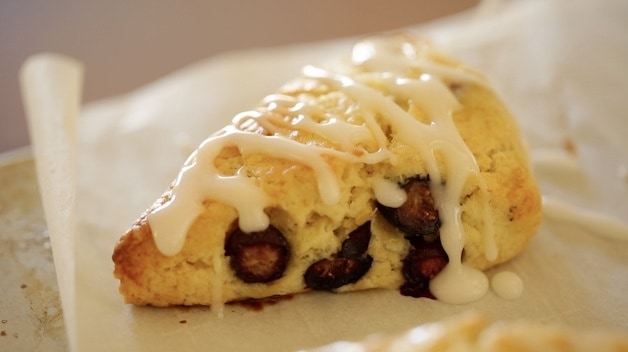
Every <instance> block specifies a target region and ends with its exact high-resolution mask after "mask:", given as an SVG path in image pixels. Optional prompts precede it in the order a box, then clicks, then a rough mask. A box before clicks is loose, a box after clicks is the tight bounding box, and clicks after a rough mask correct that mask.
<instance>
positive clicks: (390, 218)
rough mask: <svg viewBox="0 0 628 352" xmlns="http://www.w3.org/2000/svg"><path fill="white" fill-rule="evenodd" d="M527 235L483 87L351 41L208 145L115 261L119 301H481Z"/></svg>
mask: <svg viewBox="0 0 628 352" xmlns="http://www.w3.org/2000/svg"><path fill="white" fill-rule="evenodd" d="M540 221H541V204H540V196H539V190H538V188H537V185H536V184H535V181H534V180H533V178H532V175H531V172H530V170H529V167H528V160H527V156H526V151H525V148H524V145H523V143H522V141H521V138H520V135H519V131H518V127H517V124H516V122H515V120H514V119H513V117H512V116H511V115H510V114H509V112H508V111H507V110H506V108H505V107H504V106H503V105H502V103H501V102H500V101H499V99H498V98H497V96H496V94H495V93H494V92H493V91H492V90H491V88H489V87H488V84H487V81H486V79H485V78H484V77H483V76H482V75H481V74H479V73H477V72H475V71H473V70H471V69H469V68H467V67H465V66H464V65H462V64H461V63H459V62H457V61H455V60H453V59H451V58H449V57H447V56H445V55H443V54H441V53H439V52H437V51H436V50H435V49H434V48H433V47H432V46H431V45H430V44H429V43H427V42H425V41H422V40H417V39H416V38H412V37H409V36H407V35H392V36H383V37H376V38H372V39H368V40H365V41H363V42H361V43H358V44H357V45H356V46H355V47H354V50H353V52H352V54H351V55H350V56H349V57H348V58H346V59H344V60H339V61H337V62H335V63H334V64H331V65H328V66H325V67H324V68H323V67H314V66H310V67H305V68H304V69H303V74H302V76H301V77H299V78H297V79H296V80H295V81H293V82H290V83H288V84H287V85H285V86H284V87H283V88H282V89H280V90H279V91H278V92H277V93H276V94H272V95H269V96H267V97H266V98H265V99H263V100H262V102H261V103H260V105H259V106H258V107H257V108H255V109H254V110H251V111H247V112H243V113H241V114H238V115H237V116H235V117H234V119H233V121H232V124H231V125H229V126H227V127H225V128H224V129H222V130H220V131H218V132H216V133H215V134H214V135H212V136H210V137H209V138H208V139H207V140H206V141H205V142H203V143H202V145H201V146H200V147H199V148H198V149H197V150H196V151H195V152H194V153H193V154H192V155H191V156H190V158H189V159H188V160H187V162H186V163H185V165H184V167H183V169H182V170H181V172H180V174H179V177H178V178H177V180H175V182H174V183H173V184H172V186H171V187H170V188H169V189H168V190H167V191H166V192H165V194H164V195H163V196H162V197H161V198H159V199H158V200H157V201H156V202H155V203H154V205H153V206H152V207H150V209H148V210H147V211H146V212H145V213H144V214H143V215H142V216H141V217H140V218H139V219H138V220H137V221H136V222H135V223H134V224H133V226H132V227H131V228H130V229H129V230H128V232H127V233H126V234H124V236H123V237H122V239H121V240H120V242H119V243H118V245H117V246H116V248H115V252H114V254H113V260H114V262H115V276H116V277H117V278H118V279H120V292H121V293H122V294H123V295H124V297H125V299H126V302H128V303H132V304H137V305H145V304H150V305H155V306H169V305H221V304H223V303H225V302H233V301H239V300H244V299H249V298H264V297H269V296H276V295H288V294H294V293H299V292H304V291H309V290H317V289H320V290H331V291H335V292H344V291H354V290H364V289H370V288H389V289H400V291H401V293H402V294H404V295H410V296H416V297H419V296H429V295H434V296H435V297H436V298H438V299H441V300H444V301H447V302H452V303H462V302H468V301H472V300H475V299H478V298H480V297H482V295H483V294H484V293H485V292H486V289H487V285H488V284H487V279H486V276H484V274H483V273H482V271H481V270H484V269H486V268H489V267H491V266H493V265H496V264H499V263H502V262H504V261H507V260H509V259H511V258H513V257H515V256H516V255H517V254H519V253H520V252H521V251H522V250H523V249H524V247H525V246H526V244H527V243H528V241H529V240H530V238H531V237H532V236H533V235H534V233H535V232H536V230H537V227H538V225H539V223H540Z"/></svg>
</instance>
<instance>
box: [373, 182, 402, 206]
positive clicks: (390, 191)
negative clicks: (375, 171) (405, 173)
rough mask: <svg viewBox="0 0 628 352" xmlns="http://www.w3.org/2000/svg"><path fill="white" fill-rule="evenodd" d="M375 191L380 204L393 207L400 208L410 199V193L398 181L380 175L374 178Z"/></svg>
mask: <svg viewBox="0 0 628 352" xmlns="http://www.w3.org/2000/svg"><path fill="white" fill-rule="evenodd" d="M373 192H374V193H375V199H377V201H378V202H379V203H380V204H382V205H385V206H387V207H391V208H399V207H400V206H401V205H402V204H403V203H405V202H406V200H407V199H408V195H407V194H406V192H405V191H404V190H403V188H401V187H399V184H398V183H397V182H394V181H390V180H386V179H384V178H380V177H378V178H376V179H374V180H373Z"/></svg>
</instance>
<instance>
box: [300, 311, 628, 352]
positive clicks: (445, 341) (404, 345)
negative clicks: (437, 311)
mask: <svg viewBox="0 0 628 352" xmlns="http://www.w3.org/2000/svg"><path fill="white" fill-rule="evenodd" d="M308 351H310V352H341V351H343V352H346V351H354V352H397V351H399V352H400V351H403V352H515V351H516V352H538V351H544V352H593V351H595V352H625V351H628V335H626V334H625V333H624V334H622V333H621V332H619V331H608V330H601V329H599V330H584V329H575V328H567V327H564V326H558V325H551V324H541V323H536V322H530V321H524V320H517V321H510V322H506V321H493V320H491V319H489V318H487V317H486V316H484V315H481V314H479V313H475V312H470V313H466V314H463V315H459V316H455V317H450V318H448V319H446V320H443V321H439V322H433V323H428V324H423V325H420V326H417V327H415V328H412V329H409V330H408V331H405V332H403V333H401V334H396V335H394V334H389V335H385V334H373V335H371V336H368V337H366V338H365V339H364V340H362V341H356V342H349V341H339V342H335V343H331V344H329V345H326V346H321V347H317V348H313V349H311V350H308ZM302 352H306V351H305V350H303V351H302Z"/></svg>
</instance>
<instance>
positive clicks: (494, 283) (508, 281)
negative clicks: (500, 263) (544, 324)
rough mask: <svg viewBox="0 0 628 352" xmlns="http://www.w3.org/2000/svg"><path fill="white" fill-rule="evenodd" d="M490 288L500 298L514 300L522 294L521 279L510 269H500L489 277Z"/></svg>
mask: <svg viewBox="0 0 628 352" xmlns="http://www.w3.org/2000/svg"><path fill="white" fill-rule="evenodd" d="M491 288H492V289H493V291H494V292H495V293H496V294H497V295H498V296H499V297H500V298H503V299H507V300H514V299H517V298H519V297H521V295H522V294H523V281H522V280H521V277H519V275H517V274H515V273H513V272H512V271H500V272H498V273H497V274H495V275H493V277H492V278H491Z"/></svg>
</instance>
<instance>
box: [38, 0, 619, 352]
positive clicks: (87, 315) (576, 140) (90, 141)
mask: <svg viewBox="0 0 628 352" xmlns="http://www.w3.org/2000/svg"><path fill="white" fill-rule="evenodd" d="M627 5H628V2H623V1H595V2H588V1H560V0H554V1H512V2H499V1H498V2H495V1H489V2H485V3H483V5H482V6H481V7H480V8H477V9H474V11H470V12H468V13H465V14H462V15H460V16H456V17H453V18H448V19H444V20H441V21H439V22H436V23H432V24H430V25H428V26H421V27H416V28H409V29H407V30H411V31H414V32H418V33H425V34H427V35H429V36H431V37H432V38H433V39H434V40H435V41H436V42H437V43H440V44H441V45H442V46H443V48H444V49H445V50H446V51H449V52H451V53H452V54H454V55H456V56H458V57H460V58H461V59H463V60H465V61H466V62H468V63H469V64H470V65H471V66H474V67H476V68H478V69H480V70H482V71H484V72H485V73H487V74H488V76H489V77H490V78H491V80H492V81H493V82H494V84H495V86H496V89H497V91H499V92H500V94H501V95H502V96H503V98H504V99H505V100H506V102H507V103H508V104H509V105H510V107H511V108H512V110H513V111H514V113H515V114H516V115H517V116H518V118H519V120H520V123H521V128H522V131H523V133H524V136H525V138H526V140H527V141H528V144H529V147H530V150H531V155H532V159H531V161H532V162H533V164H534V165H535V172H536V174H537V176H538V178H539V182H540V184H541V187H542V191H543V194H544V195H545V196H548V197H550V198H551V199H558V200H559V201H561V202H566V203H568V204H571V205H573V206H576V207H579V208H581V209H587V210H589V211H595V212H599V213H602V214H605V215H606V216H610V217H612V219H614V221H615V224H616V225H618V226H619V228H620V229H621V228H623V227H622V226H625V221H626V219H627V218H628V202H626V199H628V176H627V174H628V171H626V170H627V168H628V142H627V139H626V136H627V135H628V117H627V116H626V111H628V103H627V101H628V99H627V97H626V95H627V94H626V93H627V92H628V90H627V89H626V84H628V70H626V67H625V66H626V64H628V41H627V40H626V39H625V38H624V36H625V34H626V33H628V6H627ZM355 40H356V38H343V39H339V40H336V41H331V42H323V43H310V44H303V45H298V46H292V47H282V48H273V49H265V50H254V51H247V52H240V53H232V54H228V55H224V56H220V57H215V58H211V59H208V60H207V61H205V62H201V63H198V64H196V65H192V66H190V67H188V68H185V69H183V70H182V71H180V72H177V73H174V74H173V75H171V76H168V77H165V78H163V79H161V80H159V81H157V82H155V83H154V84H151V85H149V86H147V87H144V88H142V89H139V90H137V91H135V92H132V93H130V94H128V95H126V96H122V97H116V98H113V99H111V100H107V101H101V102H97V103H91V104H89V105H87V106H85V107H84V109H83V112H82V114H81V117H80V119H79V121H78V125H77V126H78V127H77V132H78V146H79V147H78V189H77V206H78V219H77V223H78V231H77V232H78V233H77V237H76V242H75V246H76V251H75V253H74V255H73V256H67V257H59V258H57V257H55V261H56V263H57V264H58V268H67V267H74V268H75V273H74V275H75V280H74V282H75V285H74V286H72V285H68V286H64V287H60V290H62V291H64V292H71V293H72V294H66V295H62V297H74V298H75V301H74V302H72V303H73V304H74V308H75V314H74V315H72V316H70V317H67V316H66V321H67V329H68V330H69V331H70V332H71V333H70V334H69V335H70V336H71V337H72V338H74V339H76V340H75V341H74V344H72V345H73V346H76V350H80V351H170V350H179V351H185V350H187V351H193V350H204V351H209V350H216V351H231V350H256V351H290V350H296V349H299V348H305V347H311V346H316V345H321V344H326V343H329V342H332V341H335V340H339V339H358V338H362V337H364V336H366V335H367V334H370V333H374V332H395V331H400V330H402V329H406V328H409V327H411V326H414V325H418V324H421V323H423V322H427V321H433V320H437V319H440V318H443V317H445V316H449V315H452V314H455V313H457V312H462V311H466V310H470V309H475V310H479V311H483V312H486V313H487V314H488V315H490V316H492V317H494V318H497V319H517V318H525V319H531V320H535V321H543V322H554V323H560V324H567V325H570V326H578V327H603V328H610V329H623V330H627V329H628V316H627V314H626V313H627V312H628V295H627V294H626V292H628V242H627V241H623V240H613V239H609V238H607V236H605V233H603V232H604V231H599V229H596V228H595V226H589V227H586V226H583V225H586V224H583V223H582V221H575V222H571V221H565V220H564V219H559V218H556V219H554V218H552V217H550V216H548V217H546V218H545V221H544V224H543V225H542V227H541V230H540V231H539V233H538V235H537V236H536V238H535V239H534V240H533V241H532V243H531V245H530V247H529V248H528V250H527V251H526V252H525V253H524V254H522V255H521V256H520V257H519V258H517V259H516V260H514V261H512V262H510V263H508V264H506V265H503V266H502V267H500V268H496V269H494V270H492V271H490V272H489V273H488V274H489V277H490V276H491V275H492V274H493V273H495V272H498V271H501V270H506V269H507V270H512V271H514V272H516V273H518V274H519V275H520V276H521V277H522V279H523V280H524V283H525V291H524V294H523V296H522V297H521V298H519V299H517V300H514V301H507V300H503V299H500V298H498V297H497V296H496V295H495V294H494V293H492V292H489V293H488V294H487V295H486V297H484V298H483V299H482V300H480V301H478V302H475V303H473V304H469V305H447V304H444V303H442V302H438V301H433V300H426V299H412V298H408V297H403V296H401V295H400V294H399V293H398V292H396V291H380V290H375V291H369V292H361V293H350V294H342V295H334V294H328V293H313V294H308V295H300V296H297V297H294V298H293V299H291V300H288V301H283V302H280V303H279V304H276V305H274V306H268V307H266V308H265V309H264V310H263V311H261V312H253V311H250V310H247V309H245V308H243V307H239V306H227V307H226V309H225V313H224V317H223V318H222V319H220V318H218V317H217V316H216V315H215V314H213V313H212V312H211V311H210V309H208V308H189V309H183V308H168V309H156V308H138V307H132V306H127V305H124V303H123V300H122V297H121V296H120V295H119V294H118V292H117V286H118V282H117V281H116V280H115V279H114V278H113V276H112V270H113V264H112V262H111V258H110V257H111V254H112V250H113V247H114V245H115V242H116V241H117V239H118V238H119V236H120V235H121V234H122V233H123V232H124V230H125V229H126V228H127V226H129V225H130V224H131V222H132V221H133V220H134V219H135V218H136V217H137V216H138V215H139V214H140V213H141V212H142V211H143V210H144V209H145V208H146V207H148V206H149V205H150V204H151V202H152V201H153V200H154V199H155V198H156V197H157V196H159V195H160V194H161V193H162V191H163V190H164V189H165V187H166V186H167V185H168V184H169V183H170V181H171V180H172V179H173V178H174V177H175V175H176V173H177V172H178V170H179V168H180V166H181V165H182V163H183V161H184V160H185V158H186V157H187V156H188V154H189V153H190V152H191V151H192V149H193V148H194V147H196V145H197V144H198V143H200V142H201V141H202V139H203V138H205V137H206V136H207V135H209V134H210V133H211V132H213V131H215V130H217V129H218V128H220V127H222V126H223V125H224V124H225V123H227V122H228V121H229V120H230V119H231V117H232V116H233V115H234V114H235V113H237V112H239V111H241V110H247V109H249V108H251V107H252V106H253V105H254V104H255V103H256V102H257V101H258V100H260V99H261V98H263V97H264V96H265V95H266V94H268V93H271V92H273V90H274V89H275V88H277V87H278V86H279V85H280V84H281V83H283V82H285V81H286V80H288V79H289V78H291V77H293V76H295V75H296V74H297V73H298V70H299V68H300V67H301V66H302V65H303V64H309V63H319V62H323V61H327V60H329V59H333V58H334V57H338V56H341V55H344V54H346V53H348V51H349V50H350V45H351V44H352V43H353V42H354V41H355ZM87 76H88V77H89V74H87ZM41 177H43V178H45V177H46V175H45V174H42V175H41ZM549 215H551V214H549ZM68 262H71V263H73V264H74V265H73V266H70V265H63V263H68Z"/></svg>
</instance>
